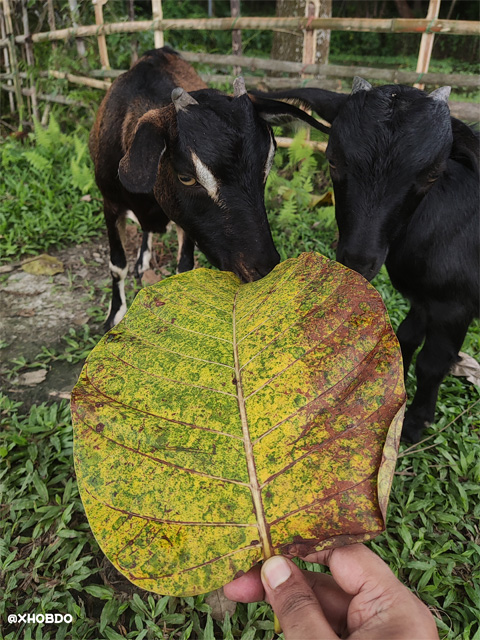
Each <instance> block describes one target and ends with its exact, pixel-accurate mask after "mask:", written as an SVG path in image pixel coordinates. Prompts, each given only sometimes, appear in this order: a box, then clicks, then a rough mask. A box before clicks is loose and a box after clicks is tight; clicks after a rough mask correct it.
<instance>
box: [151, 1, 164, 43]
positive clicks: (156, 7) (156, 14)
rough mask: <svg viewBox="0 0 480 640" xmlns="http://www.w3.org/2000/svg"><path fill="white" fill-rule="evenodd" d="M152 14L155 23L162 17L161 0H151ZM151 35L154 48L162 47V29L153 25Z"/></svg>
mask: <svg viewBox="0 0 480 640" xmlns="http://www.w3.org/2000/svg"><path fill="white" fill-rule="evenodd" d="M152 16H153V21H154V22H155V23H159V22H160V21H161V20H162V19H163V8H162V0H152ZM153 37H154V42H155V49H159V48H160V47H163V45H164V44H165V43H164V38H163V30H162V29H161V28H158V27H155V30H154V32H153Z"/></svg>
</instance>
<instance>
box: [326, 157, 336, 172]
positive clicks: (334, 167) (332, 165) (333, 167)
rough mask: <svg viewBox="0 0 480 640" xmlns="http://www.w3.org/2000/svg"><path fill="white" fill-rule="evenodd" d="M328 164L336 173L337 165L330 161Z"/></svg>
mask: <svg viewBox="0 0 480 640" xmlns="http://www.w3.org/2000/svg"><path fill="white" fill-rule="evenodd" d="M328 164H329V166H330V169H332V171H335V169H336V168H337V165H335V164H333V162H331V161H330V160H329V161H328Z"/></svg>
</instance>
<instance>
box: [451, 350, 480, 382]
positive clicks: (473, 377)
mask: <svg viewBox="0 0 480 640" xmlns="http://www.w3.org/2000/svg"><path fill="white" fill-rule="evenodd" d="M458 355H459V356H460V358H461V359H460V360H459V361H458V362H457V363H456V364H454V365H453V367H452V370H451V371H450V373H451V374H452V376H465V377H466V378H467V380H468V381H469V382H471V383H472V384H476V385H478V386H480V363H479V362H477V361H476V360H475V358H472V356H470V355H468V353H463V352H462V351H460V353H459V354H458Z"/></svg>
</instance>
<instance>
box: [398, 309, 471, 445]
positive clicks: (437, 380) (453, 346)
mask: <svg viewBox="0 0 480 640" xmlns="http://www.w3.org/2000/svg"><path fill="white" fill-rule="evenodd" d="M449 306H450V307H452V308H450V309H449V308H448V307H449ZM438 307H441V308H437V309H436V310H435V315H434V317H433V316H432V317H430V318H429V321H428V324H427V332H426V338H425V344H424V345H423V348H422V350H421V351H420V353H419V354H418V357H417V363H416V369H415V373H416V376H417V391H416V393H415V396H414V398H413V400H412V403H411V405H410V407H409V409H408V410H407V413H406V416H405V421H404V423H403V430H402V439H403V440H406V441H408V442H418V440H420V438H421V436H422V431H423V429H424V428H425V427H427V426H428V425H429V424H431V423H432V422H433V420H434V417H435V404H436V402H437V396H438V390H439V387H440V384H441V382H442V380H443V379H444V378H445V376H446V375H447V374H448V372H449V371H450V369H451V367H452V365H453V364H454V363H455V362H456V360H457V358H458V352H459V351H460V348H461V346H462V343H463V340H464V338H465V335H466V333H467V330H468V326H469V324H470V322H471V320H472V318H471V317H470V315H469V314H467V313H466V312H465V310H464V309H461V308H460V309H459V307H458V306H455V305H453V304H452V305H447V304H443V305H438Z"/></svg>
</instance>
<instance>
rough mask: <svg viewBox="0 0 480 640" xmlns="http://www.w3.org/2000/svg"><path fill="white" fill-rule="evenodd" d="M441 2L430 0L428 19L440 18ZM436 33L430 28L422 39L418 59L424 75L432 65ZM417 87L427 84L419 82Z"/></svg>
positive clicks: (420, 70)
mask: <svg viewBox="0 0 480 640" xmlns="http://www.w3.org/2000/svg"><path fill="white" fill-rule="evenodd" d="M440 2H441V0H430V2H429V4H428V11H427V20H436V19H437V18H438V14H439V12H440ZM434 38H435V35H434V34H433V33H429V32H428V30H427V31H426V32H425V33H423V34H422V39H421V41H420V51H419V53H418V60H417V73H418V74H420V76H422V75H423V74H424V73H426V72H427V71H428V67H429V66H430V58H431V56H432V49H433V39H434ZM414 86H415V87H417V89H424V88H425V85H424V84H423V83H421V82H417V83H415V85H414Z"/></svg>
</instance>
